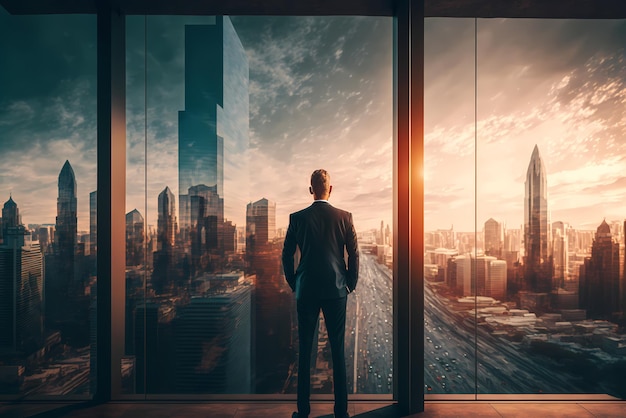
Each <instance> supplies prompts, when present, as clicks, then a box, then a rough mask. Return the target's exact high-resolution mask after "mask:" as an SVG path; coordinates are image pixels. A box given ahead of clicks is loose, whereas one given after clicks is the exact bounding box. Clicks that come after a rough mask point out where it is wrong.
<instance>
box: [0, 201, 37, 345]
mask: <svg viewBox="0 0 626 418" xmlns="http://www.w3.org/2000/svg"><path fill="white" fill-rule="evenodd" d="M7 203H13V205H12V207H11V209H13V210H14V211H13V212H12V213H13V214H14V215H16V217H13V218H9V217H7V218H6V219H7V220H8V219H10V223H15V222H18V219H19V216H18V215H17V214H18V209H17V205H16V204H15V203H14V202H13V200H12V199H10V200H9V202H7ZM6 207H7V204H5V208H6ZM5 213H7V215H8V212H5V211H4V210H3V214H5ZM3 218H4V216H3ZM7 224H9V222H7ZM7 224H5V227H4V243H3V244H2V245H0V349H2V351H3V352H7V350H8V352H11V353H13V354H17V353H18V352H21V353H23V354H26V355H31V354H33V353H34V352H35V351H36V350H38V349H40V348H41V344H42V338H43V320H44V318H43V307H44V293H43V280H44V277H43V275H44V266H43V257H42V254H41V250H40V248H39V243H37V242H32V241H31V240H30V236H29V232H28V231H26V229H25V228H24V225H15V226H7Z"/></svg>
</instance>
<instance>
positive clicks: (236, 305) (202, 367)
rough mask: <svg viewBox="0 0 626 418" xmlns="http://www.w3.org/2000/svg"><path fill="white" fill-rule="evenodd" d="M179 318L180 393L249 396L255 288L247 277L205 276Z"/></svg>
mask: <svg viewBox="0 0 626 418" xmlns="http://www.w3.org/2000/svg"><path fill="white" fill-rule="evenodd" d="M203 282H206V283H204V285H205V287H207V288H208V290H206V291H204V292H203V295H202V296H194V297H192V298H191V300H190V302H189V303H188V304H187V305H185V306H183V307H181V308H180V309H179V311H178V313H177V315H176V318H175V325H174V332H175V346H176V356H175V357H176V358H175V362H176V368H175V373H176V376H175V392H178V393H250V392H251V388H252V381H251V379H252V376H251V359H252V351H251V350H252V348H251V347H252V344H251V335H252V329H251V326H252V325H251V323H252V316H251V309H250V307H251V288H252V286H250V283H249V282H248V280H247V279H245V278H244V276H243V273H230V274H220V275H206V276H204V277H203Z"/></svg>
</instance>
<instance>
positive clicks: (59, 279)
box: [0, 7, 97, 399]
mask: <svg viewBox="0 0 626 418" xmlns="http://www.w3.org/2000/svg"><path fill="white" fill-rule="evenodd" d="M95 21H96V19H95V16H78V15H76V16H63V15H59V16H11V15H9V14H8V13H7V12H6V11H5V10H4V9H3V8H1V7H0V55H2V65H0V91H1V92H2V93H1V94H0V166H1V167H2V172H1V173H0V199H1V201H2V205H3V206H2V217H1V220H0V225H1V228H0V396H2V398H5V399H6V398H12V397H19V398H20V399H23V398H27V399H33V398H41V397H46V396H64V397H78V398H81V397H88V396H90V395H92V394H93V393H94V392H95V382H96V370H95V360H96V355H97V348H96V344H95V339H96V321H95V314H96V302H97V297H96V293H95V285H96V251H97V249H96V241H95V240H96V235H97V225H96V221H95V219H96V218H95V214H96V204H95V196H96V122H97V121H96V30H95Z"/></svg>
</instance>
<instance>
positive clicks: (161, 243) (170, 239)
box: [157, 187, 178, 251]
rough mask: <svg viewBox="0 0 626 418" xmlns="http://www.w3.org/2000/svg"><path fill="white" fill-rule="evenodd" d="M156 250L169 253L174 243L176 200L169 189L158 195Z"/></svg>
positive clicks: (176, 226) (176, 227) (166, 188)
mask: <svg viewBox="0 0 626 418" xmlns="http://www.w3.org/2000/svg"><path fill="white" fill-rule="evenodd" d="M158 212H159V217H158V221H157V249H158V250H159V251H161V250H163V251H171V250H172V248H173V247H174V243H175V241H176V230H177V229H178V225H177V223H176V200H175V198H174V193H172V192H171V190H170V188H169V187H165V189H164V190H163V191H162V192H161V193H159V207H158Z"/></svg>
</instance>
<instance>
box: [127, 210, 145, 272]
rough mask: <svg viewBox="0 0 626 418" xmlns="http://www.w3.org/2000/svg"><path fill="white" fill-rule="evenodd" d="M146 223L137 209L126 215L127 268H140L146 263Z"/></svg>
mask: <svg viewBox="0 0 626 418" xmlns="http://www.w3.org/2000/svg"><path fill="white" fill-rule="evenodd" d="M143 242H144V222H143V216H141V213H139V211H138V210H137V209H133V210H132V211H130V212H128V213H127V214H126V266H139V265H141V264H143V262H144V260H143V259H144V253H143Z"/></svg>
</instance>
